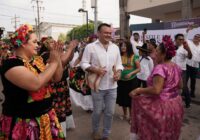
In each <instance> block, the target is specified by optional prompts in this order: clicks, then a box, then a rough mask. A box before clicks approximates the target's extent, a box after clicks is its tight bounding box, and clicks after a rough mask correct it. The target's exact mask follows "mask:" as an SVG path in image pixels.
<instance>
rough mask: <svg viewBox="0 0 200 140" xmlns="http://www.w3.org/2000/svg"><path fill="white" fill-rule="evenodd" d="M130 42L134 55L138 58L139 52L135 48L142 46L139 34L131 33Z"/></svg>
mask: <svg viewBox="0 0 200 140" xmlns="http://www.w3.org/2000/svg"><path fill="white" fill-rule="evenodd" d="M130 42H131V44H132V47H133V52H134V54H135V55H138V56H139V50H138V49H137V48H136V47H137V46H142V45H143V43H142V41H140V36H139V33H137V32H136V33H133V35H132V36H131V38H130Z"/></svg>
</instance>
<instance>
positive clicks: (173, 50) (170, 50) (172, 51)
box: [162, 35, 176, 57]
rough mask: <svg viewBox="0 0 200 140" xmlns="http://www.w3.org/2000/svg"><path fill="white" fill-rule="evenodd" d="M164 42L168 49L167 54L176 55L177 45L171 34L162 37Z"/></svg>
mask: <svg viewBox="0 0 200 140" xmlns="http://www.w3.org/2000/svg"><path fill="white" fill-rule="evenodd" d="M162 42H163V44H164V46H165V49H166V55H167V56H169V57H174V56H175V55H176V47H175V45H174V43H173V41H172V39H171V37H170V36H168V35H165V36H164V37H163V39H162Z"/></svg>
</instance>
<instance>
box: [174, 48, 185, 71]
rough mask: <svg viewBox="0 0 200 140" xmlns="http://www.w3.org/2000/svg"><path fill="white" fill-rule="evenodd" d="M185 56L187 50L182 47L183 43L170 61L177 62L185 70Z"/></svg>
mask: <svg viewBox="0 0 200 140" xmlns="http://www.w3.org/2000/svg"><path fill="white" fill-rule="evenodd" d="M187 56H188V52H187V51H186V50H185V49H184V48H183V45H181V46H179V48H178V50H177V51H176V55H175V56H174V57H173V58H172V62H174V63H175V64H177V65H178V66H179V67H180V68H181V69H182V70H186V60H187Z"/></svg>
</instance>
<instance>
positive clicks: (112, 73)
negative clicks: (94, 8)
mask: <svg viewBox="0 0 200 140" xmlns="http://www.w3.org/2000/svg"><path fill="white" fill-rule="evenodd" d="M111 33H112V30H111V27H110V25H108V24H106V23H102V24H100V25H99V27H98V37H99V39H98V40H97V41H95V42H93V43H91V44H88V45H87V46H86V48H85V51H84V53H83V57H82V60H81V67H82V69H83V70H85V71H87V72H91V73H96V74H97V75H99V76H101V77H102V79H101V81H100V84H99V89H98V90H99V91H98V92H97V91H94V90H91V91H92V98H93V105H94V110H93V114H92V129H93V139H94V140H98V139H101V137H100V135H99V134H98V131H99V123H100V116H101V113H102V111H103V110H104V126H103V136H102V137H103V139H102V140H108V139H109V134H110V132H111V124H112V118H113V114H114V110H115V103H116V97H117V81H118V80H119V79H120V75H121V70H122V69H123V66H122V62H121V56H120V51H119V48H118V46H116V45H115V44H113V43H112V42H111Z"/></svg>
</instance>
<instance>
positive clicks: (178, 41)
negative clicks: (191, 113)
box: [172, 34, 192, 108]
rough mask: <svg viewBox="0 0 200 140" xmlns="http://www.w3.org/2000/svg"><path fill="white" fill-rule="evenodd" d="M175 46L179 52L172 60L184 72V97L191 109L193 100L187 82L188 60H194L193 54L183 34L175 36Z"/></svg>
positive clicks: (187, 106)
mask: <svg viewBox="0 0 200 140" xmlns="http://www.w3.org/2000/svg"><path fill="white" fill-rule="evenodd" d="M175 46H176V49H177V50H176V55H175V56H174V57H173V58H172V61H173V62H174V63H176V64H177V65H178V66H179V67H180V68H181V70H182V79H183V90H182V95H183V96H185V105H186V108H189V107H190V102H191V100H190V93H189V90H188V87H187V82H186V60H187V59H191V58H192V52H191V50H190V48H189V46H188V44H187V42H186V41H185V40H184V35H183V34H176V35H175Z"/></svg>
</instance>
